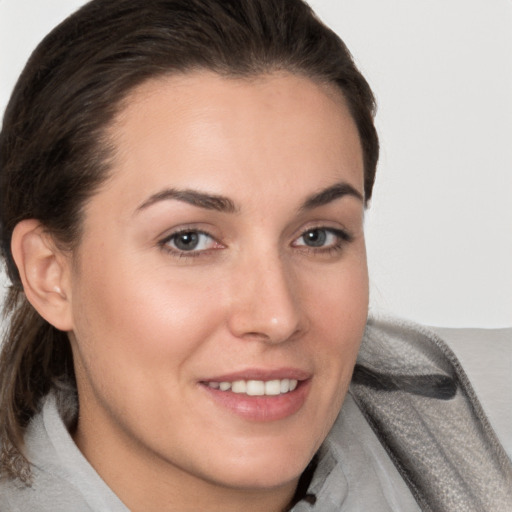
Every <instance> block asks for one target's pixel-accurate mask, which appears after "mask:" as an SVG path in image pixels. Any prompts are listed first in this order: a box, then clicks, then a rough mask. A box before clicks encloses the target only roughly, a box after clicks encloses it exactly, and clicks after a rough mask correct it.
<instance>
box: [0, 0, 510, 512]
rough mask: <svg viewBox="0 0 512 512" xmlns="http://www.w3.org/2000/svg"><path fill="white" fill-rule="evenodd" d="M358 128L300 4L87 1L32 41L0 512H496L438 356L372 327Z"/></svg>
mask: <svg viewBox="0 0 512 512" xmlns="http://www.w3.org/2000/svg"><path fill="white" fill-rule="evenodd" d="M373 113H374V100H373V96H372V93H371V91H370V89H369V87H368V85H367V83H366V81H365V80H364V78H363V77H362V76H361V74H360V73H359V72H358V70H357V69H356V68H355V66H354V64H353V62H352V60H351V57H350V54H349V53H348V51H347V50H346V48H345V46H344V45H343V43H342V42H341V40H340V39H339V38H338V37H337V36H335V35H334V34H333V33H332V32H331V31H330V30H329V29H327V28H326V27H325V26H323V25H322V24H321V23H320V22H319V21H318V20H317V19H316V18H315V17H314V15H313V14H312V12H311V11H310V9H309V8H308V7H307V6H306V5H305V4H303V3H302V2H301V1H299V0H243V1H240V0H236V1H235V0H233V1H225V0H223V1H220V0H217V1H215V0H209V1H204V0H192V1H191V0H187V1H170V0H166V1H164V0H149V1H148V0H146V1H145V2H138V1H135V0H114V1H113V0H109V1H106V0H94V1H92V2H90V3H89V4H87V5H86V6H84V7H83V8H82V9H81V10H80V11H78V12H77V13H76V14H75V15H73V16H71V17H70V18H69V19H68V20H66V21H65V22H64V23H63V24H61V25H60V26H59V27H57V29H55V30H54V31H53V32H52V33H51V34H50V35H49V36H48V37H47V38H46V39H45V40H44V41H43V42H42V43H41V45H40V46H39V48H38V49H37V50H36V52H35V53H34V55H33V56H32V58H31V60H30V61H29V63H28V65H27V68H26V69H25V71H24V72H23V74H22V76H21V78H20V80H19V82H18V84H17V86H16V88H15V91H14V94H13V96H12V98H11V101H10V103H9V106H8V108H7V112H6V115H5V118H4V125H3V129H2V135H1V139H0V144H1V155H0V166H1V190H2V206H1V226H2V250H3V255H4V258H5V260H6V264H7V269H8V273H9V276H10V279H11V281H12V283H13V285H12V288H11V290H10V294H9V297H8V312H9V313H10V314H11V317H10V326H9V332H8V334H7V338H6V341H5V344H4V348H3V352H2V363H1V370H0V373H1V379H2V381H1V390H2V398H1V400H2V405H1V413H0V418H1V420H0V424H1V427H0V428H1V430H0V432H1V433H0V437H1V439H2V455H1V464H2V479H1V480H0V491H1V492H2V494H3V496H4V502H6V503H8V505H7V507H8V508H7V510H18V509H21V510H34V509H38V510H52V511H55V510H119V511H126V510H132V511H137V510H145V511H148V510H149V511H151V510H155V511H156V510H158V511H166V510H169V511H170V510H179V511H185V510H219V511H221V510H222V511H230V510H233V511H234V510H249V511H250V510H254V511H258V510H262V511H263V510H264V511H274V510H275V511H281V510H294V511H300V510H320V511H328V510H365V509H367V510H377V509H378V510H431V509H432V510H434V509H435V510H465V508H462V507H466V506H467V505H468V503H473V504H474V503H478V506H480V507H494V508H486V509H488V510H491V509H492V510H505V508H504V506H505V505H506V503H508V500H509V499H510V488H509V487H508V484H509V483H510V474H511V473H510V465H509V463H508V461H507V460H506V456H505V455H504V453H503V451H502V450H501V448H500V447H499V445H498V444H497V442H496V440H495V438H494V435H493V433H492V431H491V430H490V429H489V428H488V425H487V423H486V419H485V417H484V416H483V413H482V412H481V409H480V408H479V405H478V404H477V402H476V400H475V399H474V397H473V395H472V392H471V390H470V388H469V387H468V384H467V382H466V381H465V378H464V376H463V375H462V374H461V373H460V372H459V370H458V368H457V366H456V363H455V362H454V361H453V358H452V356H451V355H450V354H449V353H448V352H447V351H446V350H445V347H444V345H442V344H441V343H440V342H438V341H436V340H432V339H430V338H429V337H428V336H425V335H422V334H421V333H419V332H418V331H416V330H414V329H411V330H410V332H409V333H408V335H407V336H405V339H403V335H402V334H400V335H399V334H397V333H395V332H394V329H395V326H393V325H387V324H384V325H380V324H377V325H372V324H369V325H368V326H367V312H368V277H367V269H366V258H365V243H364V232H363V216H364V208H365V205H366V204H367V202H368V200H369V199H370V197H371V193H372V185H373V181H374V177H375V169H376V163H377V159H378V141H377V136H376V133H375V128H374V125H373ZM395 330H396V329H395ZM365 332H366V334H365ZM363 335H364V336H365V342H364V344H363V346H362V348H361V350H360V345H361V341H362V339H363ZM424 338H426V339H424ZM358 354H359V360H358V364H357V366H356V357H358ZM354 367H355V372H354ZM351 379H352V391H351V394H350V395H347V390H348V386H349V384H350V382H351ZM342 404H343V409H341V406H342ZM440 404H441V405H440ZM446 404H449V407H448V408H447V410H446V411H445V410H443V407H446ZM397 405H399V406H400V407H402V410H401V411H400V413H399V414H396V411H397ZM340 409H341V413H340ZM411 411H416V412H418V411H422V414H423V415H424V416H422V417H421V418H420V420H421V421H416V422H415V421H411V420H410V414H411ZM447 416H449V417H452V418H453V417H457V418H459V419H460V420H461V421H459V422H458V423H460V422H462V424H463V425H464V426H465V428H466V429H467V442H468V444H469V443H471V445H472V446H473V448H474V449H472V453H474V454H475V456H476V457H477V459H478V461H479V466H478V468H477V469H475V468H472V465H470V464H467V466H468V467H467V468H466V467H464V469H465V470H466V469H467V471H468V473H467V475H465V476H464V478H459V477H458V476H457V475H455V474H454V472H453V470H451V468H453V465H454V463H457V462H458V461H459V459H460V456H461V451H460V449H455V450H453V453H452V452H451V451H449V452H448V453H447V454H446V455H439V454H438V453H437V452H436V453H434V451H435V449H436V448H439V450H438V451H439V452H443V453H444V452H445V451H446V449H445V445H444V443H445V442H446V439H445V436H443V432H442V427H445V426H446V423H445V422H444V421H443V420H445V419H446V417H447ZM431 418H434V420H432V421H431ZM429 421H430V423H429ZM420 423H423V424H427V428H425V429H423V430H421V428H419V427H418V425H419V424H420ZM372 427H373V430H372ZM403 427H407V428H403ZM454 428H457V425H454ZM436 429H437V430H439V431H437V430H436ZM434 434H435V435H434ZM429 435H430V437H429ZM418 441H420V442H421V446H420V447H418V445H417V443H418ZM432 450H434V451H432ZM466 455H467V452H466V451H465V450H464V451H463V452H462V459H464V458H466V459H467V456H466ZM393 462H394V464H393ZM429 462H434V463H435V465H436V468H435V470H430V471H429V470H426V468H424V467H423V465H422V463H423V464H424V465H425V466H427V468H428V466H430V464H429ZM440 477H442V479H443V480H444V481H443V482H441V483H439V480H440ZM484 477H485V478H484ZM446 489H453V493H452V495H450V493H448V494H447V495H443V491H446ZM440 493H441V497H439V494H440ZM455 506H457V507H458V508H455ZM500 507H501V508H500ZM481 509H482V510H484V508H481Z"/></svg>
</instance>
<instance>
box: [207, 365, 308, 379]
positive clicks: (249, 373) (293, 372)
mask: <svg viewBox="0 0 512 512" xmlns="http://www.w3.org/2000/svg"><path fill="white" fill-rule="evenodd" d="M310 377H311V373H310V372H307V371H305V370H301V369H299V368H276V369H263V368H247V369H245V370H240V371H236V372H231V373H225V374H223V375H216V376H214V377H208V378H206V379H201V381H202V382H234V381H236V380H263V381H267V380H281V379H295V380H307V379H309V378H310Z"/></svg>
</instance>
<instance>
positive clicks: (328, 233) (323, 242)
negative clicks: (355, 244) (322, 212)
mask: <svg viewBox="0 0 512 512" xmlns="http://www.w3.org/2000/svg"><path fill="white" fill-rule="evenodd" d="M350 240H351V237H350V235H349V234H348V233H346V232H345V231H343V230H341V229H334V228H313V229H308V230H307V231H305V232H304V233H303V234H302V235H301V236H300V237H299V238H297V239H296V240H295V241H294V242H293V245H294V246H295V247H309V248H312V249H337V248H341V246H342V245H343V243H344V242H349V241H350Z"/></svg>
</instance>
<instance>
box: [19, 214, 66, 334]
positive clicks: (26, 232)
mask: <svg viewBox="0 0 512 512" xmlns="http://www.w3.org/2000/svg"><path fill="white" fill-rule="evenodd" d="M11 251H12V255H13V258H14V261H15V263H16V266H17V267H18V271H19V274H20V277H21V282H22V283H23V289H24V291H25V295H26V297H27V299H28V301H29V302H30V303H31V304H32V306H34V308H35V309H36V311H37V312H38V313H39V314H40V315H41V316H42V317H43V318H44V319H45V320H46V321H47V322H49V323H50V324H52V325H53V326H54V327H56V328H57V329H59V330H61V331H70V330H72V328H73V322H72V314H71V313H72V312H71V300H70V299H71V286H70V285H71V282H70V261H69V257H68V256H67V255H65V254H64V253H63V252H62V251H61V250H59V249H58V248H57V246H56V244H55V243H54V240H53V238H52V237H51V236H50V235H49V234H48V232H47V231H46V229H45V228H44V226H43V225H42V224H41V223H40V222H39V221H37V220H35V219H26V220H23V221H21V222H19V223H18V224H17V225H16V227H15V228H14V232H13V234H12V241H11Z"/></svg>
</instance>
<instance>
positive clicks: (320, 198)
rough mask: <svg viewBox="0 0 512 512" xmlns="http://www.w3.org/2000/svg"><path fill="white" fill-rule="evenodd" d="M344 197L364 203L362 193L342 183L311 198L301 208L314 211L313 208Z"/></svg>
mask: <svg viewBox="0 0 512 512" xmlns="http://www.w3.org/2000/svg"><path fill="white" fill-rule="evenodd" d="M344 196H352V197H355V198H356V199H359V200H360V201H361V202H363V203H364V197H363V195H362V194H361V192H359V191H358V190H356V189H355V188H354V187H353V186H352V185H350V184H348V183H346V182H344V181H342V182H340V183H335V184H334V185H332V186H330V187H328V188H326V189H324V190H321V191H320V192H317V193H316V194H313V195H311V196H309V197H308V198H307V199H306V201H304V204H303V205H302V206H301V207H300V210H301V211H304V210H312V209H313V208H318V207H319V206H324V205H326V204H328V203H331V202H332V201H335V200H336V199H340V198H341V197H344Z"/></svg>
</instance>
